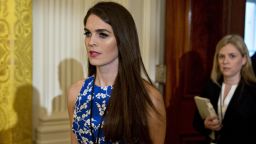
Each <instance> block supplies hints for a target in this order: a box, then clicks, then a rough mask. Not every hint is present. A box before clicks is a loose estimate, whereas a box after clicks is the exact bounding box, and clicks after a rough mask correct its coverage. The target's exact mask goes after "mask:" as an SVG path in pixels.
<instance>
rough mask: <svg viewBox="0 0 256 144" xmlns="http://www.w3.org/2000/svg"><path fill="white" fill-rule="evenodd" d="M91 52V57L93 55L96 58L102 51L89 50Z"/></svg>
mask: <svg viewBox="0 0 256 144" xmlns="http://www.w3.org/2000/svg"><path fill="white" fill-rule="evenodd" d="M89 54H90V57H93V58H95V57H97V56H98V55H100V53H99V52H96V51H89Z"/></svg>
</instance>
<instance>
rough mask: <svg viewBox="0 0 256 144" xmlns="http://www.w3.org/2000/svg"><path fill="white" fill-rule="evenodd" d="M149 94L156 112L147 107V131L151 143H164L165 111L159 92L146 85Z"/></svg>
mask: <svg viewBox="0 0 256 144" xmlns="http://www.w3.org/2000/svg"><path fill="white" fill-rule="evenodd" d="M147 89H148V92H149V96H150V98H151V100H152V102H153V105H154V107H155V108H156V110H157V111H158V113H157V112H156V111H155V110H153V109H152V108H149V116H148V122H149V133H150V137H151V140H152V142H153V144H164V141H165V134H166V111H165V105H164V100H163V97H162V95H161V94H160V92H159V91H158V90H157V89H155V88H154V87H152V86H147Z"/></svg>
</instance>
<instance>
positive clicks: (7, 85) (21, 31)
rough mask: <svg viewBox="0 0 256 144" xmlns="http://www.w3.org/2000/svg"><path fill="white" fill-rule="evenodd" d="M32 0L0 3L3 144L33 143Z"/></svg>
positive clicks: (0, 143)
mask: <svg viewBox="0 0 256 144" xmlns="http://www.w3.org/2000/svg"><path fill="white" fill-rule="evenodd" d="M32 91H33V88H32V0H0V144H31V143H32V94H33V92H32Z"/></svg>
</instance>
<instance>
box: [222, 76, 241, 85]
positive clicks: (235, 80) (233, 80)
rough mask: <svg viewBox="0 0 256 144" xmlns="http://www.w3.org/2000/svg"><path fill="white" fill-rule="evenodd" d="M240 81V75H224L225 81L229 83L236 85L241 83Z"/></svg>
mask: <svg viewBox="0 0 256 144" xmlns="http://www.w3.org/2000/svg"><path fill="white" fill-rule="evenodd" d="M239 81H240V76H239V77H229V78H225V77H224V83H225V84H227V85H236V84H238V83H239Z"/></svg>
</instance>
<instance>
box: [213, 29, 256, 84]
mask: <svg viewBox="0 0 256 144" xmlns="http://www.w3.org/2000/svg"><path fill="white" fill-rule="evenodd" d="M227 44H232V45H233V46H234V47H235V48H236V49H237V50H238V51H239V52H240V53H241V55H242V57H246V63H245V65H243V67H242V69H241V78H242V79H243V80H244V81H245V82H246V83H249V82H256V77H255V74H254V71H253V68H252V62H251V58H250V56H249V51H248V49H247V46H246V44H245V42H244V40H243V38H242V37H241V36H239V35H235V34H232V35H226V36H224V37H223V38H222V39H221V40H220V41H219V42H218V44H217V46H216V50H215V54H214V60H213V67H212V72H211V79H212V81H213V82H214V83H216V84H218V85H219V83H218V80H219V79H220V78H221V76H222V73H221V71H220V68H219V64H218V55H219V51H220V50H221V49H222V48H223V47H224V46H226V45H227Z"/></svg>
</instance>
